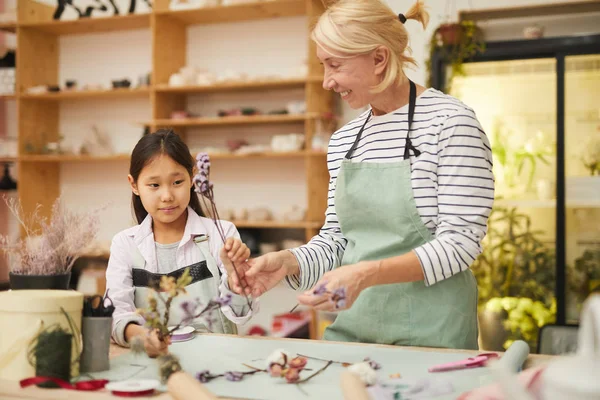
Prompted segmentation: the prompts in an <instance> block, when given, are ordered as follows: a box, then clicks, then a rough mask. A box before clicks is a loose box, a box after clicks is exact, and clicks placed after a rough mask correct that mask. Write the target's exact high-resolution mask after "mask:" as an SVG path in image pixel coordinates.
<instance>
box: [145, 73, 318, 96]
mask: <svg viewBox="0 0 600 400" xmlns="http://www.w3.org/2000/svg"><path fill="white" fill-rule="evenodd" d="M308 82H321V78H320V77H318V76H317V77H312V78H297V79H278V80H264V81H248V82H223V83H218V84H214V85H206V86H175V87H173V86H169V85H164V84H163V85H158V86H157V87H156V88H155V90H156V92H157V93H180V94H194V93H214V92H234V91H238V92H244V91H250V90H258V91H262V90H273V89H294V88H303V87H304V85H306V83H308Z"/></svg>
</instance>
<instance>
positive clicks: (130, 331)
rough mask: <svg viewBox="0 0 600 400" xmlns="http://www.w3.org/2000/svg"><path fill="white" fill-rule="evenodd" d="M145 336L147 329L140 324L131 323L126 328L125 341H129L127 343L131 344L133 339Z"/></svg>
mask: <svg viewBox="0 0 600 400" xmlns="http://www.w3.org/2000/svg"><path fill="white" fill-rule="evenodd" d="M145 334H146V328H144V327H143V326H140V325H138V324H133V323H130V324H128V325H127V327H125V340H126V341H127V343H130V342H131V339H133V338H134V337H136V336H142V335H145Z"/></svg>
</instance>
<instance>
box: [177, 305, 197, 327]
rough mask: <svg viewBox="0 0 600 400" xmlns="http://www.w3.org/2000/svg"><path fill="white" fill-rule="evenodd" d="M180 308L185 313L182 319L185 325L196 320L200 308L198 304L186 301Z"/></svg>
mask: <svg viewBox="0 0 600 400" xmlns="http://www.w3.org/2000/svg"><path fill="white" fill-rule="evenodd" d="M180 307H181V311H183V316H182V318H181V320H182V321H181V322H182V323H183V324H188V323H190V322H191V321H193V320H194V319H195V318H196V308H198V303H196V302H195V301H189V300H186V301H183V302H182V303H181V306H180Z"/></svg>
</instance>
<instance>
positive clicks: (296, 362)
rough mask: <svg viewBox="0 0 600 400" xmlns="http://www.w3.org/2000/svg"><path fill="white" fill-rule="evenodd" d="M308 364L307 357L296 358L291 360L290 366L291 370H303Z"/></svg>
mask: <svg viewBox="0 0 600 400" xmlns="http://www.w3.org/2000/svg"><path fill="white" fill-rule="evenodd" d="M307 362H308V360H307V359H306V358H305V357H296V358H293V359H291V360H290V364H289V365H290V367H291V368H296V369H298V370H302V369H303V368H304V367H305V366H306V363H307Z"/></svg>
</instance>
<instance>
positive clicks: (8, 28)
mask: <svg viewBox="0 0 600 400" xmlns="http://www.w3.org/2000/svg"><path fill="white" fill-rule="evenodd" d="M0 31H2V32H9V33H15V32H17V23H16V22H0Z"/></svg>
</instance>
